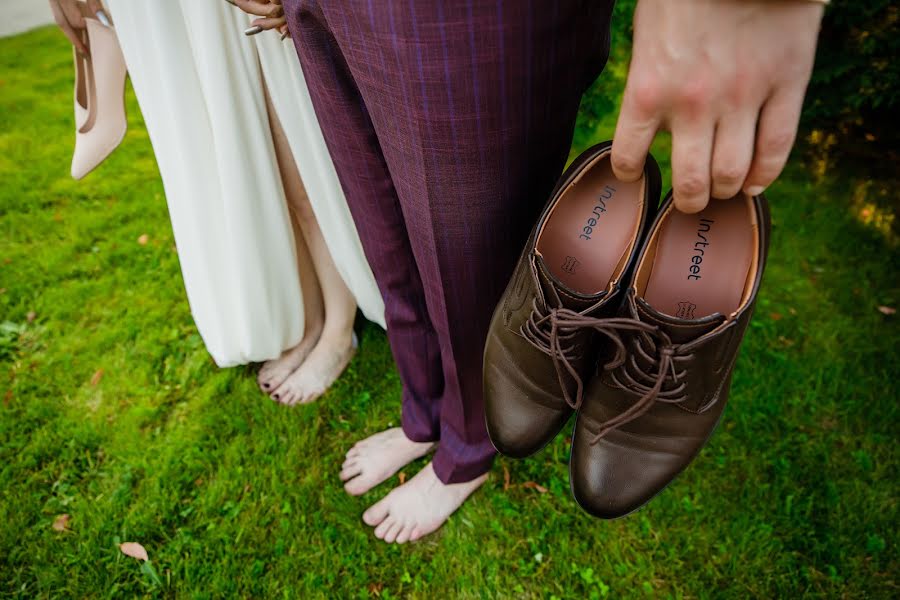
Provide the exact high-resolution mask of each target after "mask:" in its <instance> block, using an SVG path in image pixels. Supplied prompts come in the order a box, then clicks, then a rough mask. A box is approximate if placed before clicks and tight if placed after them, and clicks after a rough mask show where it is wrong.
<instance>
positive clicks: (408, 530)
mask: <svg viewBox="0 0 900 600" xmlns="http://www.w3.org/2000/svg"><path fill="white" fill-rule="evenodd" d="M412 532H413V525H410V524H409V523H407V524H405V525H404V526H403V528H402V529H401V530H400V533H398V534H397V543H398V544H405V543H406V542H408V541H409V539H410V537H411V536H412Z"/></svg>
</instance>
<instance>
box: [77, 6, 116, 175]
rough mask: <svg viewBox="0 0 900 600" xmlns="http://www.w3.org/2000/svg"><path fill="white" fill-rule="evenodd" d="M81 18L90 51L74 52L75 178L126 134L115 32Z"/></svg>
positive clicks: (108, 153) (108, 151) (106, 154)
mask: <svg viewBox="0 0 900 600" xmlns="http://www.w3.org/2000/svg"><path fill="white" fill-rule="evenodd" d="M84 21H85V24H86V25H87V31H86V35H87V40H88V43H89V48H90V52H91V55H90V57H80V56H79V55H78V54H77V53H76V55H75V73H76V77H75V81H76V83H75V125H76V130H75V153H74V155H73V156H72V177H73V178H75V179H81V178H82V177H84V176H85V175H87V174H88V173H90V172H91V171H92V170H94V169H95V168H96V167H97V165H99V164H100V163H101V162H103V160H104V159H105V158H106V157H107V156H109V155H110V153H112V151H113V150H115V149H116V147H117V146H118V145H119V143H120V142H121V141H122V138H124V137H125V130H126V129H127V122H126V120H125V75H126V68H125V58H124V57H123V56H122V49H121V48H120V47H119V40H118V38H117V37H116V32H115V30H114V29H113V28H112V27H108V26H106V25H104V24H103V23H101V22H100V21H98V20H97V19H95V18H93V17H85V19H84ZM79 59H80V60H79ZM85 100H86V102H84V101H85Z"/></svg>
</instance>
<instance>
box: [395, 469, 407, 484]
mask: <svg viewBox="0 0 900 600" xmlns="http://www.w3.org/2000/svg"><path fill="white" fill-rule="evenodd" d="M397 479H399V480H400V485H403V484H404V483H406V473H404V472H403V471H400V472H399V473H397Z"/></svg>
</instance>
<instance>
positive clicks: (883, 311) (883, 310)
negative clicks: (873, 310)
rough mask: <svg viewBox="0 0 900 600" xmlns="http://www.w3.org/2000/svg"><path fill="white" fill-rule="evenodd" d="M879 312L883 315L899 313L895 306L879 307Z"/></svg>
mask: <svg viewBox="0 0 900 600" xmlns="http://www.w3.org/2000/svg"><path fill="white" fill-rule="evenodd" d="M878 312H880V313H881V314H883V315H892V314H894V313H895V312H897V309H896V308H894V307H893V306H879V307H878Z"/></svg>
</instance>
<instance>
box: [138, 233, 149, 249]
mask: <svg viewBox="0 0 900 600" xmlns="http://www.w3.org/2000/svg"><path fill="white" fill-rule="evenodd" d="M149 241H150V236H149V235H147V234H146V233H143V234H141V236H140V237H139V238H138V244H140V245H141V246H146V245H147V242H149Z"/></svg>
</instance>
